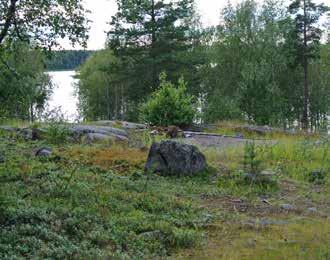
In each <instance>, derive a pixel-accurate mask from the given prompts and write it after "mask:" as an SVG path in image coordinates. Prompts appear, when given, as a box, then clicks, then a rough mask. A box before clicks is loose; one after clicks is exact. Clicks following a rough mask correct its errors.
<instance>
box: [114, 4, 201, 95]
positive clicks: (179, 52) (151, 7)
mask: <svg viewBox="0 0 330 260" xmlns="http://www.w3.org/2000/svg"><path fill="white" fill-rule="evenodd" d="M117 5H118V12H117V14H116V15H115V16H113V17H112V21H111V23H110V25H111V26H112V30H111V31H109V32H108V46H109V47H110V48H111V49H112V50H114V54H115V55H116V56H117V57H120V59H122V60H123V61H124V62H123V64H124V67H123V69H122V70H121V73H123V74H124V75H123V77H122V78H123V79H124V81H125V82H126V87H127V88H129V89H133V88H134V92H132V91H131V97H130V99H131V100H132V101H134V102H138V101H140V100H141V98H143V97H146V95H148V94H150V93H151V92H152V91H153V90H154V89H155V88H156V87H157V86H158V85H159V74H160V73H161V72H162V71H166V73H167V74H168V78H169V80H171V81H172V80H174V81H176V80H177V79H178V78H179V77H180V76H181V74H185V73H186V72H187V71H189V74H190V75H193V74H194V73H195V70H196V67H195V63H196V62H195V61H194V60H192V58H191V57H192V55H191V54H190V52H191V50H192V49H193V47H194V46H195V44H196V42H195V41H196V39H197V38H198V37H196V34H195V33H196V31H194V28H196V25H197V24H198V23H197V18H196V15H195V9H194V0H180V1H164V0H139V1H130V0H117ZM184 76H185V78H186V79H187V80H188V81H189V76H187V75H184Z"/></svg>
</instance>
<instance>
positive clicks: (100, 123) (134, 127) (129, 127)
mask: <svg viewBox="0 0 330 260" xmlns="http://www.w3.org/2000/svg"><path fill="white" fill-rule="evenodd" d="M94 124H95V125H98V126H110V127H115V128H118V127H119V128H123V129H126V130H138V129H147V128H148V127H147V126H146V125H144V124H138V123H132V122H127V121H113V120H102V121H97V122H94Z"/></svg>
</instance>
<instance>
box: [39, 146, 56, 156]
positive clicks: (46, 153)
mask: <svg viewBox="0 0 330 260" xmlns="http://www.w3.org/2000/svg"><path fill="white" fill-rule="evenodd" d="M52 153H53V151H52V149H51V148H48V147H43V148H40V149H38V150H37V151H36V152H35V156H39V157H42V156H44V157H49V156H51V155H52Z"/></svg>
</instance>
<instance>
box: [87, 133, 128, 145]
mask: <svg viewBox="0 0 330 260" xmlns="http://www.w3.org/2000/svg"><path fill="white" fill-rule="evenodd" d="M83 138H84V139H85V140H86V142H87V143H97V142H115V141H128V138H127V137H125V136H121V135H116V134H113V135H111V134H106V135H105V134H99V133H88V134H86V135H85V136H84V137H83Z"/></svg>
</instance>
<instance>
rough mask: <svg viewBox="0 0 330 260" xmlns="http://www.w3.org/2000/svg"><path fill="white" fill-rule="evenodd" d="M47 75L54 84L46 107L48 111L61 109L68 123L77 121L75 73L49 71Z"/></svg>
mask: <svg viewBox="0 0 330 260" xmlns="http://www.w3.org/2000/svg"><path fill="white" fill-rule="evenodd" d="M48 74H49V75H50V76H51V78H52V82H53V84H54V91H53V95H52V96H51V98H50V100H49V102H48V106H49V109H50V110H52V109H55V108H59V107H60V108H61V111H62V112H63V113H64V114H65V116H66V118H67V119H68V120H69V121H74V120H76V119H78V106H77V105H78V98H77V97H76V96H75V88H74V84H75V83H77V79H75V78H74V76H75V71H51V72H48Z"/></svg>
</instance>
